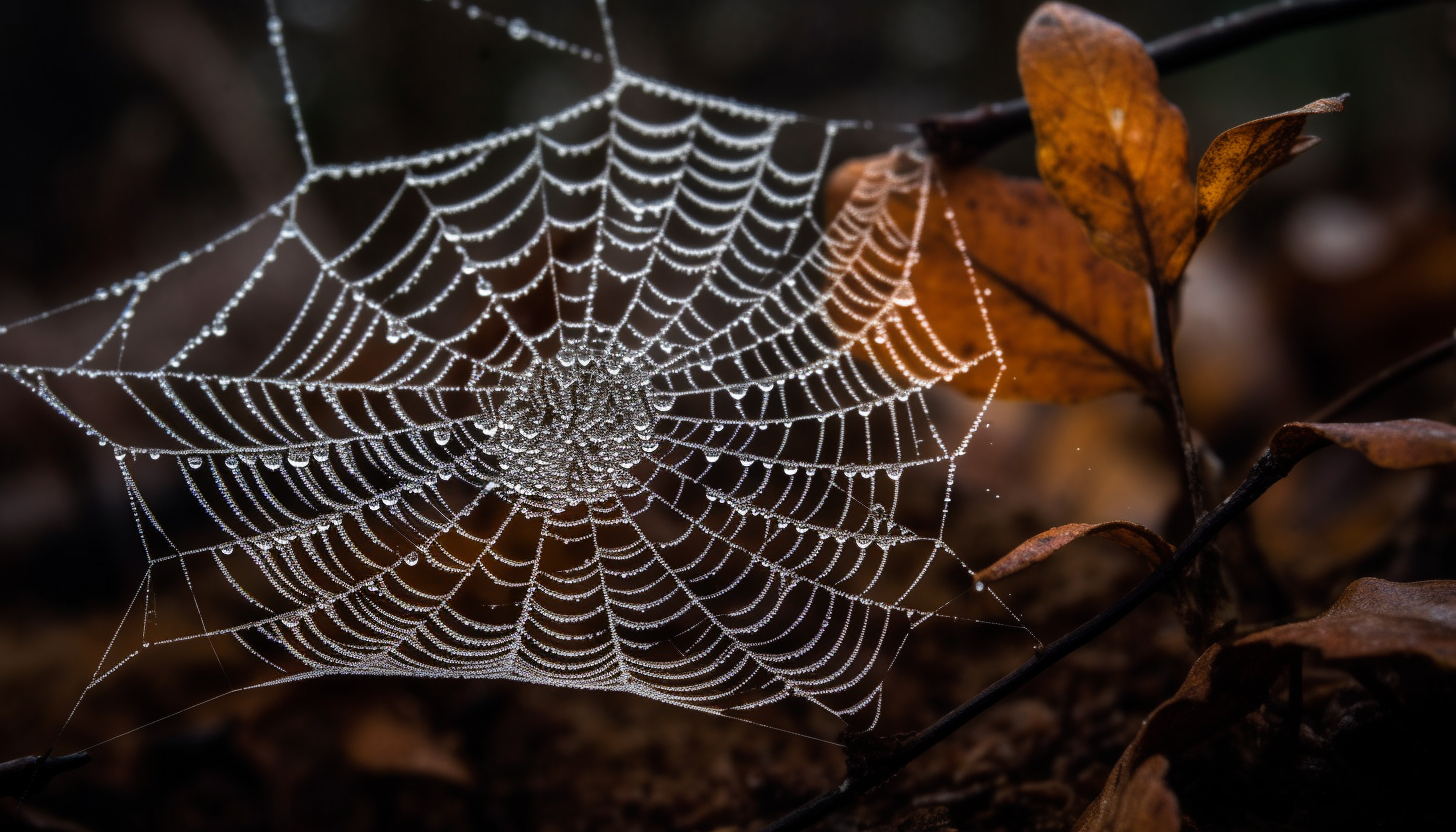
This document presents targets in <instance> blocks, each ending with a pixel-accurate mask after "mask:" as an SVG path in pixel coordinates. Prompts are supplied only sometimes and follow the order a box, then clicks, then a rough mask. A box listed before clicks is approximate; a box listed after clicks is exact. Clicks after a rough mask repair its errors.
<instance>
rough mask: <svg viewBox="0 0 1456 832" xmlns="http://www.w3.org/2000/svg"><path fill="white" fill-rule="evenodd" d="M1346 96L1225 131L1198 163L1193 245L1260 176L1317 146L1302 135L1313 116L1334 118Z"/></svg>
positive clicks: (1311, 137)
mask: <svg viewBox="0 0 1456 832" xmlns="http://www.w3.org/2000/svg"><path fill="white" fill-rule="evenodd" d="M1344 102H1345V96H1343V95H1342V96H1339V97H1338V98H1321V99H1320V100H1318V101H1315V102H1313V103H1310V104H1306V105H1305V106H1303V107H1300V108H1299V109H1297V110H1290V111H1289V112H1287V113H1280V114H1278V115H1274V116H1266V117H1264V118H1261V119H1255V120H1254V121H1250V122H1247V123H1245V124H1240V125H1239V126H1238V127H1234V128H1232V129H1229V130H1225V131H1224V132H1223V133H1222V134H1220V135H1219V137H1218V138H1216V139H1214V140H1213V143H1212V144H1210V145H1209V146H1208V149H1207V150H1205V151H1204V152H1203V158H1202V159H1200V160H1199V162H1198V219H1197V226H1196V227H1197V233H1196V239H1198V240H1202V239H1203V238H1204V237H1205V236H1207V234H1208V232H1209V231H1210V230H1211V229H1212V228H1213V226H1214V224H1216V223H1217V222H1218V221H1219V219H1220V218H1221V217H1223V215H1224V214H1226V213H1228V210H1229V209H1230V208H1232V207H1234V204H1235V203H1237V202H1238V201H1239V200H1240V199H1241V198H1243V196H1244V193H1245V192H1247V191H1248V190H1249V188H1250V187H1251V186H1252V185H1253V184H1254V182H1256V181H1257V180H1258V179H1259V178H1260V177H1262V176H1263V175H1264V174H1266V173H1268V172H1269V171H1271V170H1274V169H1275V168H1277V167H1279V166H1281V165H1283V164H1285V163H1287V162H1289V161H1290V160H1291V159H1293V158H1294V157H1295V156H1298V155H1299V154H1301V153H1303V152H1304V151H1306V150H1308V149H1310V148H1311V147H1314V146H1315V145H1317V144H1319V139H1318V138H1317V137H1315V136H1306V135H1303V134H1302V131H1303V130H1304V122H1305V120H1306V119H1308V118H1309V117H1310V116H1311V115H1316V114H1319V113H1338V112H1342V111H1343V110H1344V109H1345V103H1344Z"/></svg>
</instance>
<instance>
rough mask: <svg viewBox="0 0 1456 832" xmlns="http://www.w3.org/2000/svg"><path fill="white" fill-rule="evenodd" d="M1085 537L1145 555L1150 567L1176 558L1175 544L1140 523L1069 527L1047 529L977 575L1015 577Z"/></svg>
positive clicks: (980, 577)
mask: <svg viewBox="0 0 1456 832" xmlns="http://www.w3.org/2000/svg"><path fill="white" fill-rule="evenodd" d="M1084 537H1100V538H1102V539H1104V540H1110V541H1112V542H1113V543H1116V544H1117V545H1119V546H1121V547H1122V548H1124V549H1127V550H1128V551H1130V552H1135V553H1137V554H1139V555H1142V557H1143V559H1144V560H1146V561H1147V562H1148V566H1150V567H1154V568H1156V567H1157V566H1158V565H1159V564H1161V563H1162V562H1163V561H1164V560H1166V559H1167V558H1169V557H1170V556H1171V555H1172V554H1173V544H1171V543H1169V542H1168V541H1166V540H1164V539H1163V538H1162V536H1160V535H1159V534H1158V533H1157V532H1155V531H1153V530H1152V529H1149V528H1147V527H1146V526H1140V525H1138V524H1137V523H1129V522H1127V521H1125V520H1114V521H1112V522H1110V523H1068V524H1067V525H1065V526H1057V527H1056V528H1054V529H1047V530H1046V531H1044V532H1042V533H1041V534H1039V535H1036V536H1035V537H1033V538H1031V539H1030V540H1027V541H1026V542H1025V543H1022V544H1021V545H1020V546H1017V547H1016V548H1015V549H1012V550H1011V551H1010V552H1008V553H1007V554H1005V555H1003V556H1002V557H1001V558H1000V559H999V560H997V561H996V562H995V563H993V564H991V565H990V566H988V567H986V568H985V569H981V570H979V571H977V572H976V577H977V578H978V579H980V580H982V581H997V580H1000V579H1002V578H1005V577H1008V576H1011V575H1015V574H1016V573H1017V572H1020V571H1021V570H1023V569H1025V568H1026V567H1028V566H1031V565H1032V564H1035V563H1041V562H1042V561H1044V560H1046V559H1047V558H1049V557H1051V555H1052V553H1053V552H1056V551H1057V550H1059V549H1061V548H1062V547H1063V546H1066V545H1067V544H1068V543H1071V542H1072V541H1074V540H1081V539H1082V538H1084Z"/></svg>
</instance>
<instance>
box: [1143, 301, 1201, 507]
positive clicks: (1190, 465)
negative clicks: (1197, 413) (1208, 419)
mask: <svg viewBox="0 0 1456 832" xmlns="http://www.w3.org/2000/svg"><path fill="white" fill-rule="evenodd" d="M1175 291H1177V290H1176V288H1175V287H1173V286H1167V285H1164V284H1162V283H1156V284H1155V285H1154V287H1153V321H1154V325H1155V326H1156V328H1157V336H1158V353H1159V357H1160V358H1161V359H1162V363H1163V366H1162V367H1161V368H1160V369H1159V380H1160V381H1161V383H1162V388H1163V396H1164V398H1165V399H1166V400H1167V403H1168V411H1169V413H1170V415H1171V416H1172V417H1173V426H1174V428H1176V429H1177V431H1178V444H1179V447H1180V449H1181V450H1182V452H1183V482H1184V486H1185V487H1186V488H1187V489H1188V502H1189V503H1190V504H1191V505H1192V506H1193V519H1194V520H1199V519H1201V518H1202V517H1203V515H1204V514H1206V513H1207V512H1208V503H1207V497H1206V495H1205V494H1204V490H1203V465H1202V462H1201V459H1202V454H1201V453H1200V452H1199V449H1198V444H1197V443H1196V442H1194V441H1193V428H1192V427H1191V426H1190V425H1189V424H1188V409H1187V408H1186V407H1184V406H1183V388H1182V387H1180V386H1179V384H1178V365H1177V364H1176V363H1175V362H1174V360H1173V292H1175Z"/></svg>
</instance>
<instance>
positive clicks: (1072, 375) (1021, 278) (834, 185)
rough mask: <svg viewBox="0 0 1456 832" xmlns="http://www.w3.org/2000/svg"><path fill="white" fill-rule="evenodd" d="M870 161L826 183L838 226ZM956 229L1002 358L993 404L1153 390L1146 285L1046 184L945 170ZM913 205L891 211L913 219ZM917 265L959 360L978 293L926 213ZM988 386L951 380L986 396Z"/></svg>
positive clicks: (934, 217)
mask: <svg viewBox="0 0 1456 832" xmlns="http://www.w3.org/2000/svg"><path fill="white" fill-rule="evenodd" d="M869 161H871V160H852V161H849V162H846V163H845V164H844V165H842V166H841V167H840V168H839V170H837V171H836V172H835V173H834V175H833V177H832V178H831V179H830V183H829V187H828V188H827V191H826V193H827V197H826V209H827V213H828V216H830V217H833V216H834V213H835V212H836V211H837V210H838V206H839V205H841V204H842V203H843V202H844V200H845V198H846V197H847V195H848V193H849V190H850V189H851V188H853V186H854V183H855V182H857V181H858V180H859V178H860V176H861V175H862V173H863V171H864V169H865V166H866V165H867V164H868V163H869ZM942 175H943V183H944V185H945V188H946V192H947V195H948V199H949V204H950V206H951V207H952V208H953V210H954V216H955V218H956V224H957V226H958V228H959V230H960V234H961V235H962V237H963V239H964V240H965V242H966V245H967V248H968V250H969V252H970V256H971V262H972V265H973V266H974V268H975V270H976V274H977V276H978V277H979V278H980V279H981V284H982V286H983V287H984V288H986V289H989V290H990V294H989V296H988V297H986V298H985V302H986V308H987V314H988V315H989V317H990V319H991V325H992V327H993V328H994V329H995V331H996V337H997V340H998V342H999V343H1000V345H1001V347H1002V351H1003V353H1004V356H1005V361H1006V367H1007V372H1006V374H1005V376H1004V377H1003V378H1002V379H1001V384H1000V387H999V388H998V395H1001V396H1005V397H1008V398H1019V399H1031V400H1033V401H1042V402H1058V403H1070V402H1077V401H1083V400H1086V399H1090V398H1094V397H1097V396H1102V395H1106V394H1108V393H1114V392H1118V391H1122V390H1153V389H1157V378H1156V372H1157V361H1156V358H1155V356H1154V354H1153V336H1152V318H1151V312H1150V308H1149V303H1148V297H1147V288H1146V286H1145V285H1144V284H1143V283H1142V281H1141V280H1140V279H1139V278H1138V277H1137V276H1136V275H1133V274H1132V273H1130V272H1128V271H1127V270H1126V269H1123V268H1121V267H1119V266H1117V265H1115V264H1113V263H1111V262H1109V261H1107V260H1105V259H1103V258H1102V257H1099V256H1098V255H1097V254H1096V252H1094V251H1092V248H1091V246H1089V245H1088V242H1087V235H1086V233H1085V232H1084V231H1083V230H1082V228H1081V226H1080V225H1079V224H1078V223H1077V221H1076V219H1075V218H1073V217H1072V215H1071V214H1070V213H1068V212H1067V209H1066V208H1064V207H1063V206H1062V205H1061V204H1060V203H1058V202H1057V200H1056V198H1055V197H1053V196H1052V195H1051V193H1050V192H1049V191H1048V190H1047V188H1046V186H1045V185H1043V184H1041V183H1040V182H1037V181H1035V180H1029V179H1017V178H1013V177H1008V176H1004V175H1002V174H1000V173H997V172H995V171H992V170H988V169H985V168H980V167H974V166H971V167H963V168H959V169H956V170H951V171H942ZM915 208H916V206H915V205H913V204H911V203H910V202H909V201H908V200H903V201H898V202H892V204H891V205H890V206H889V210H891V211H894V212H897V213H898V214H900V216H899V217H898V219H899V220H901V221H902V222H907V221H908V218H909V217H913V216H914V214H913V211H914V210H915ZM921 239H922V242H923V245H922V249H923V250H922V252H921V256H920V261H919V263H918V264H917V265H916V267H915V269H914V270H912V272H911V274H910V280H911V283H912V285H913V286H914V288H915V293H916V297H917V298H918V300H919V305H920V308H921V309H922V311H923V312H924V314H925V315H926V317H927V319H928V321H929V322H930V324H931V326H932V328H933V329H934V330H935V331H936V333H937V334H938V335H939V336H940V338H941V339H942V340H943V341H944V342H945V343H946V344H947V346H948V347H949V348H950V349H951V350H953V351H956V352H960V353H962V354H965V353H968V352H971V351H972V350H973V348H974V347H975V345H974V344H972V343H970V341H969V340H968V339H969V338H970V337H971V336H973V335H978V334H979V330H980V328H979V327H978V326H974V325H968V323H969V322H970V321H971V319H972V317H973V316H975V315H977V314H978V313H977V307H976V301H975V295H974V287H973V286H972V285H971V283H970V282H969V281H967V280H966V278H965V270H964V267H963V264H962V262H961V258H960V252H959V251H958V250H957V249H956V248H955V246H954V242H953V241H954V237H953V236H952V234H951V230H950V228H949V227H948V226H947V224H946V221H945V219H944V217H943V216H941V215H940V214H939V213H937V212H928V213H927V215H926V217H925V226H924V228H923V230H922V232H921ZM986 381H987V379H986V378H985V377H984V376H980V375H975V374H963V375H960V376H957V377H956V378H955V380H954V381H953V382H952V383H953V384H955V385H957V386H958V387H960V388H961V389H962V390H965V391H966V392H969V393H984V392H986Z"/></svg>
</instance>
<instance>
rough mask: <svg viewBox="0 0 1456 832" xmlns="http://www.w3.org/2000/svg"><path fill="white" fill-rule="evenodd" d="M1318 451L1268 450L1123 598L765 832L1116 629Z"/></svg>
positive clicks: (829, 799)
mask: <svg viewBox="0 0 1456 832" xmlns="http://www.w3.org/2000/svg"><path fill="white" fill-rule="evenodd" d="M1320 447H1323V444H1318V443H1314V444H1305V445H1292V446H1285V447H1279V446H1275V447H1271V448H1270V450H1268V451H1266V452H1265V453H1264V456H1263V457H1261V458H1260V459H1259V461H1258V462H1257V463H1255V465H1254V467H1253V470H1251V471H1250V472H1249V475H1248V476H1247V477H1246V478H1245V479H1244V481H1243V482H1242V483H1240V484H1239V487H1238V488H1237V489H1235V490H1234V493H1232V494H1230V495H1229V497H1228V499H1226V500H1224V501H1223V502H1222V503H1220V504H1219V505H1218V506H1217V507H1216V508H1214V509H1213V511H1210V512H1209V513H1208V514H1206V515H1204V516H1203V519H1201V520H1199V521H1198V524H1197V525H1195V526H1194V527H1193V531H1191V532H1190V533H1189V534H1188V537H1187V539H1186V540H1184V541H1183V544H1182V545H1181V546H1179V547H1178V550H1177V551H1176V552H1175V553H1174V554H1173V557H1171V558H1169V559H1168V560H1167V561H1166V562H1164V563H1163V564H1162V565H1161V566H1159V567H1158V568H1157V569H1156V570H1154V571H1153V573H1152V574H1151V575H1149V576H1148V577H1147V578H1146V579H1144V580H1143V581H1142V582H1141V583H1139V584H1138V585H1137V586H1135V587H1133V588H1132V590H1131V591H1129V592H1128V593H1127V594H1126V595H1124V596H1122V597H1121V598H1119V599H1118V600H1117V602H1116V603H1114V604H1113V605H1112V606H1110V607H1108V608H1107V609H1105V610H1103V611H1102V612H1100V613H1098V614H1097V615H1096V616H1095V617H1093V618H1091V619H1089V620H1088V621H1087V622H1086V623H1084V624H1083V625H1082V626H1080V627H1078V628H1077V629H1075V630H1073V631H1072V632H1070V633H1067V634H1066V635H1064V636H1062V637H1061V638H1059V639H1057V640H1056V641H1053V642H1052V643H1050V644H1048V645H1046V647H1045V648H1043V649H1042V650H1041V651H1039V652H1038V653H1037V654H1036V655H1034V656H1033V657H1032V658H1030V659H1028V660H1027V661H1026V663H1025V664H1023V665H1021V666H1020V667H1018V668H1017V669H1015V670H1013V671H1011V672H1010V673H1008V674H1007V675H1005V676H1003V677H1001V679H1000V680H998V681H997V682H995V683H994V684H992V685H991V686H990V687H988V688H986V689H985V690H983V691H981V692H980V693H978V694H976V695H975V696H974V697H972V698H970V699H968V700H966V701H965V702H964V703H962V704H961V705H959V706H958V707H957V708H956V709H955V710H953V711H951V712H950V713H948V714H946V715H945V716H944V717H942V718H941V719H940V721H938V722H936V723H935V724H934V725H931V726H930V727H929V728H926V729H925V730H924V731H921V732H920V733H918V734H916V735H915V736H914V737H913V738H911V739H910V740H909V741H907V742H906V743H905V744H904V745H902V746H900V747H899V748H898V749H897V750H895V751H894V752H892V753H890V754H889V755H887V756H886V757H885V758H884V762H883V763H882V764H881V765H880V766H878V767H876V768H875V769H873V770H872V771H867V772H865V773H863V774H861V775H859V776H857V777H849V778H846V779H845V781H844V782H843V783H841V784H840V785H839V787H838V788H836V789H834V790H833V791H829V792H825V793H824V794H822V795H820V796H818V797H816V798H814V799H813V800H811V801H809V802H808V803H805V804H804V805H803V806H800V807H799V808H798V809H795V810H794V811H793V812H790V813H789V814H787V815H785V816H783V817H782V818H780V819H779V820H777V821H775V822H774V823H772V824H770V825H769V826H767V827H765V829H764V832H790V830H799V829H805V828H807V827H808V826H810V825H811V824H813V823H815V822H817V821H819V820H822V819H824V818H825V817H828V816H829V814H830V813H831V812H833V811H835V810H836V809H839V808H840V807H842V806H844V805H846V804H848V803H850V802H852V801H853V800H855V799H856V798H858V797H860V796H861V795H863V794H864V793H865V792H867V791H869V790H870V789H872V788H874V787H875V786H878V785H880V784H881V783H883V782H885V781H886V780H888V779H890V777H892V776H894V774H895V773H896V772H898V771H899V770H900V769H901V768H903V767H904V766H905V765H906V764H907V763H909V762H910V761H911V760H914V759H915V758H917V757H919V756H920V755H921V754H924V753H925V752H926V751H929V750H930V749H931V748H932V747H934V746H935V745H937V744H939V743H940V742H941V741H942V740H944V739H946V738H947V737H949V736H950V735H951V734H953V733H955V731H957V730H958V729H960V728H961V726H963V725H965V724H966V723H967V722H970V721H971V720H972V719H974V718H975V717H976V716H978V715H979V714H981V713H982V712H983V711H985V710H986V709H987V708H990V707H991V706H992V705H994V704H996V703H997V702H1000V701H1001V700H1002V699H1005V698H1006V697H1007V696H1009V695H1010V694H1011V693H1013V692H1015V691H1016V690H1018V689H1019V688H1021V687H1022V686H1024V685H1025V684H1026V683H1027V682H1030V681H1031V680H1032V679H1035V678H1036V677H1037V676H1040V675H1041V674H1042V673H1043V672H1044V671H1046V670H1047V669H1048V668H1050V667H1051V666H1052V665H1054V664H1056V663H1057V662H1059V661H1061V660H1062V659H1064V658H1066V657H1067V656H1069V655H1071V654H1072V653H1073V652H1075V651H1076V650H1078V649H1079V648H1081V647H1082V646H1083V645H1085V644H1087V643H1088V642H1090V641H1091V640H1092V639H1094V638H1096V637H1097V636H1099V635H1101V634H1103V633H1105V632H1107V631H1108V630H1109V629H1111V628H1112V626H1113V625H1114V624H1116V623H1117V622H1119V621H1121V620H1122V619H1123V618H1125V617H1127V615H1128V614H1129V613H1131V612H1132V611H1133V610H1134V609H1136V608H1137V607H1138V606H1139V605H1140V604H1142V603H1143V602H1144V601H1146V600H1147V599H1148V598H1150V597H1151V596H1152V595H1153V593H1154V592H1157V591H1158V590H1159V589H1160V588H1162V587H1163V586H1164V585H1165V584H1167V583H1168V582H1169V581H1170V580H1172V579H1173V578H1174V577H1175V576H1177V575H1178V574H1180V573H1181V572H1182V571H1183V569H1184V568H1185V567H1187V566H1188V564H1189V563H1190V562H1192V561H1193V559H1194V558H1195V557H1197V555H1198V553H1199V552H1200V551H1202V550H1203V548H1204V547H1205V546H1207V545H1208V544H1209V543H1211V542H1212V541H1213V539H1214V537H1215V536H1217V535H1218V533H1219V531H1221V530H1222V529H1223V527H1224V526H1226V525H1228V523H1229V521H1230V520H1232V519H1233V518H1234V517H1236V516H1238V515H1239V514H1240V513H1241V512H1243V511H1244V509H1246V508H1248V507H1249V505H1250V504H1252V503H1253V502H1254V501H1255V500H1256V499H1258V498H1259V496H1260V495H1262V494H1263V493H1264V492H1265V491H1267V490H1268V489H1269V486H1271V485H1273V484H1274V483H1276V482H1278V481H1279V480H1281V479H1283V478H1284V477H1285V476H1286V475H1287V474H1288V473H1289V470H1290V469H1291V468H1293V467H1294V464H1295V463H1297V462H1298V461H1299V460H1301V459H1303V458H1304V457H1306V456H1308V455H1309V454H1311V453H1313V452H1314V451H1315V450H1317V449H1318V448H1320Z"/></svg>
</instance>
